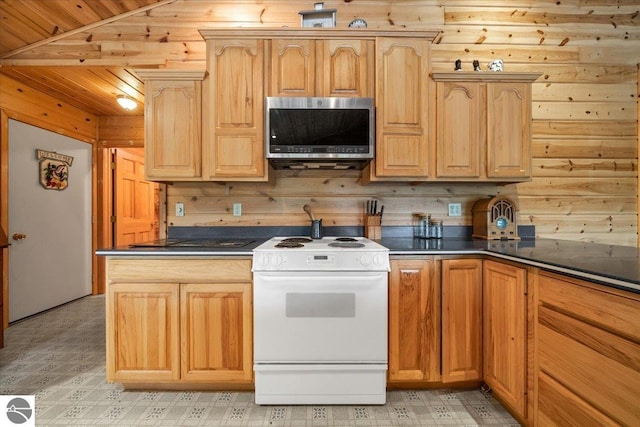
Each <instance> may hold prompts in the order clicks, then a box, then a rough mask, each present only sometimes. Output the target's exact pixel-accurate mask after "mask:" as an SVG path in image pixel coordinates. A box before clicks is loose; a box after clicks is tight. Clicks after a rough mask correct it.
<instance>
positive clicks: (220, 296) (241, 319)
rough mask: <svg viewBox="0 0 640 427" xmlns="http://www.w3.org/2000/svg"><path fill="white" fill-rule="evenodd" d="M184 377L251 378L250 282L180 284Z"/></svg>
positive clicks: (238, 379)
mask: <svg viewBox="0 0 640 427" xmlns="http://www.w3.org/2000/svg"><path fill="white" fill-rule="evenodd" d="M180 301H181V328H182V329H181V332H182V334H181V336H182V378H183V379H184V380H208V381H233V380H236V381H251V379H252V378H253V366H252V363H253V353H252V345H251V340H252V336H253V335H252V320H251V319H252V313H251V284H249V283H234V284H227V283H216V284H208V283H203V284H191V283H190V284H182V285H181V287H180Z"/></svg>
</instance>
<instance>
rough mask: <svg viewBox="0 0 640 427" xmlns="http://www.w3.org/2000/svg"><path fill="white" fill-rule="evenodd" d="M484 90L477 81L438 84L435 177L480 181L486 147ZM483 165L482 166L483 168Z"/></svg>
mask: <svg viewBox="0 0 640 427" xmlns="http://www.w3.org/2000/svg"><path fill="white" fill-rule="evenodd" d="M483 95H484V87H483V84H482V83H479V82H438V83H437V98H438V101H437V108H436V111H437V121H436V126H437V129H438V130H437V134H438V139H437V146H436V147H437V148H436V159H437V176H438V177H439V178H441V177H446V178H479V177H480V167H481V165H480V153H481V152H484V150H482V149H481V148H482V147H483V146H484V144H485V133H486V129H485V124H484V121H485V120H486V118H485V115H484V114H483V113H484V111H485V110H484V102H485V101H484V96H483ZM482 166H484V165H482Z"/></svg>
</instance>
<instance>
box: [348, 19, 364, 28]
mask: <svg viewBox="0 0 640 427" xmlns="http://www.w3.org/2000/svg"><path fill="white" fill-rule="evenodd" d="M349 28H367V21H365V20H364V19H362V18H356V19H354V20H353V21H351V22H349Z"/></svg>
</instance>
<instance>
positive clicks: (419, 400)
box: [0, 296, 518, 427]
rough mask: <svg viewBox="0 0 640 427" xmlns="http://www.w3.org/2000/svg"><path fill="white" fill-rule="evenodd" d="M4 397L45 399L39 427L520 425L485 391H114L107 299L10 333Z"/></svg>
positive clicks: (2, 375) (0, 381)
mask: <svg viewBox="0 0 640 427" xmlns="http://www.w3.org/2000/svg"><path fill="white" fill-rule="evenodd" d="M0 394H1V395H17V394H22V395H24V394H27V395H35V399H36V425H38V426H41V425H42V426H49V425H51V426H60V425H62V426H67V425H85V426H97V425H114V426H116V425H117V426H144V425H153V426H182V425H184V426H345V427H346V426H479V425H492V426H517V425H518V423H517V422H516V421H515V420H514V419H513V418H512V417H511V416H510V415H509V413H508V412H507V411H506V410H505V409H504V408H503V407H501V406H500V404H499V403H498V402H496V401H495V400H494V399H493V398H492V397H491V395H490V394H486V393H483V392H481V391H479V390H467V391H460V390H437V391H393V392H389V393H388V402H387V404H386V405H384V406H363V405H361V406H330V405H318V406H257V405H255V404H254V403H253V393H249V392H231V393H229V392H145V391H125V390H123V389H122V387H121V386H119V385H117V384H109V383H107V382H106V381H105V343H104V297H103V296H90V297H85V298H82V299H79V300H77V301H74V302H72V303H69V304H67V305H64V306H61V307H58V308H55V309H52V310H50V311H48V312H45V313H42V314H39V315H36V316H33V317H31V318H28V319H25V320H23V321H21V322H17V323H15V324H13V325H12V326H11V327H9V328H8V329H7V330H6V331H5V348H4V349H2V350H0ZM0 409H2V408H0ZM4 415H5V414H4V413H0V418H1V420H0V425H3V426H4V424H3V421H4V422H7V421H6V419H5V418H2V417H4Z"/></svg>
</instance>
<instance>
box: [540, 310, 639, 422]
mask: <svg viewBox="0 0 640 427" xmlns="http://www.w3.org/2000/svg"><path fill="white" fill-rule="evenodd" d="M538 363H539V371H542V372H539V374H538V375H539V379H540V378H542V377H543V374H548V375H549V376H551V377H553V378H554V379H555V380H556V381H558V382H559V383H561V384H563V385H564V386H565V387H566V388H567V389H569V390H570V391H571V392H572V393H574V394H576V395H577V396H579V397H580V398H581V399H583V400H584V401H585V402H587V403H588V404H589V405H591V406H593V407H594V408H596V409H597V410H598V411H600V412H602V413H604V414H606V415H607V416H609V417H611V418H612V419H614V420H616V421H618V422H620V423H622V424H627V425H634V424H637V422H638V420H639V419H640V406H639V405H638V400H637V398H638V396H639V395H640V344H638V343H636V342H633V341H631V340H628V339H626V338H623V337H620V336H617V335H615V334H612V333H610V332H608V331H605V330H603V329H600V328H597V327H595V326H592V325H590V324H588V323H585V322H582V321H581V320H578V319H575V318H572V317H569V316H567V315H565V314H562V313H559V312H555V311H553V310H550V309H548V308H545V307H539V310H538Z"/></svg>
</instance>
